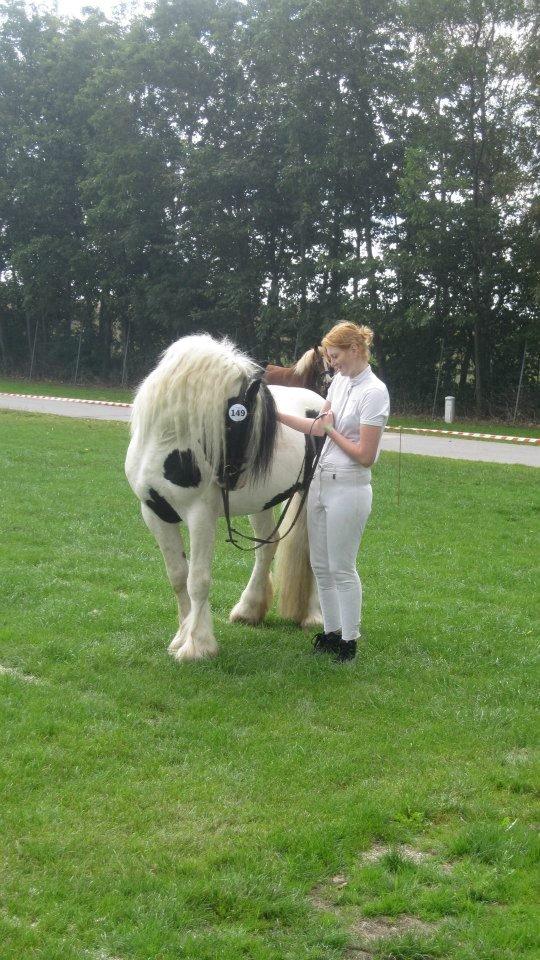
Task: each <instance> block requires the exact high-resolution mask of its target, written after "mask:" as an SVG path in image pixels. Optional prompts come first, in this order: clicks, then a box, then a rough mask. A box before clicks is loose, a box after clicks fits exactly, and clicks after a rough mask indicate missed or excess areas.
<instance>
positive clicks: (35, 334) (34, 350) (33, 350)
mask: <svg viewBox="0 0 540 960" xmlns="http://www.w3.org/2000/svg"><path fill="white" fill-rule="evenodd" d="M38 326H39V320H36V326H35V330H34V346H33V347H32V359H31V360H30V373H29V374H28V379H29V380H31V379H32V373H33V372H34V357H35V355H36V341H37V332H38Z"/></svg>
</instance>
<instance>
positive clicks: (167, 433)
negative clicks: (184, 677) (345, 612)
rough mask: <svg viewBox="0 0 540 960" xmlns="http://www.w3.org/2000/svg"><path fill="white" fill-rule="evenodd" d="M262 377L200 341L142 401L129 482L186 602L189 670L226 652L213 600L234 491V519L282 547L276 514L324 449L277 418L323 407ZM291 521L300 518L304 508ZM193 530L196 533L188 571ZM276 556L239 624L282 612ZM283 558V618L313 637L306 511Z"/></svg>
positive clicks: (147, 384)
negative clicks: (215, 560)
mask: <svg viewBox="0 0 540 960" xmlns="http://www.w3.org/2000/svg"><path fill="white" fill-rule="evenodd" d="M262 376H263V371H262V369H261V368H260V367H259V366H258V365H257V364H256V363H255V362H254V361H253V360H251V358H250V357H248V356H245V355H244V354H243V353H241V352H240V351H239V350H238V349H237V348H236V347H235V346H234V345H233V344H232V343H231V342H230V341H228V340H226V339H225V340H221V341H217V340H214V339H213V338H212V337H210V336H209V335H208V334H200V335H194V336H188V337H183V338H182V339H180V340H178V341H177V342H176V343H173V344H172V345H171V346H170V347H169V348H168V350H166V351H165V353H164V354H163V356H162V358H161V361H160V362H159V364H158V366H157V367H156V368H155V369H154V370H153V371H152V373H150V375H149V376H148V377H147V378H146V380H144V382H143V383H142V384H141V386H140V388H139V390H138V392H137V394H136V396H135V400H134V403H133V410H132V417H131V441H130V444H129V448H128V452H127V456H126V465H125V466H126V475H127V478H128V482H129V484H130V486H131V488H132V490H133V491H134V493H135V494H136V496H137V497H138V498H139V500H140V501H141V509H142V515H143V518H144V521H145V523H146V525H147V526H148V528H149V529H150V531H151V532H152V533H153V534H154V536H155V538H156V540H157V542H158V544H159V547H160V549H161V552H162V554H163V558H164V560H165V566H166V569H167V574H168V577H169V581H170V583H171V586H172V588H173V590H174V592H175V594H176V598H177V601H178V611H179V620H180V624H179V629H178V631H177V632H176V634H175V636H174V637H173V640H172V642H171V644H170V646H169V652H170V653H171V654H172V656H173V657H175V659H176V660H179V661H183V660H199V659H201V658H203V657H208V656H213V655H214V654H216V653H217V650H218V646H217V643H216V639H215V637H214V631H213V627H212V617H211V613H210V606H209V592H210V575H211V565H212V556H213V553H214V543H215V537H216V524H217V520H218V518H219V517H220V516H223V515H224V498H223V497H222V489H221V488H222V487H223V485H224V484H225V483H227V486H228V489H229V508H230V514H231V516H239V515H244V514H247V515H249V517H250V520H251V524H252V527H253V530H254V532H255V536H256V537H257V538H258V539H259V540H262V541H265V540H268V539H269V538H271V539H272V540H274V541H277V540H278V539H279V537H278V535H275V536H273V537H271V534H272V531H273V529H274V526H275V518H274V516H273V507H274V506H275V505H277V504H279V503H281V502H283V501H284V500H286V499H287V498H288V497H289V495H292V494H294V493H295V491H299V490H301V489H302V487H305V482H306V479H307V478H308V475H309V470H308V467H309V464H310V463H311V462H312V461H313V456H314V444H313V440H312V438H309V437H305V436H304V435H303V434H301V433H298V432H297V431H295V430H291V429H290V428H289V427H286V426H284V425H283V424H280V423H279V422H278V421H277V419H276V408H277V409H278V410H283V411H285V412H288V413H296V414H298V415H301V416H316V415H317V414H318V413H319V411H320V409H321V407H322V405H323V402H324V401H323V399H322V397H320V396H319V395H318V394H316V393H313V392H311V391H309V390H306V389H302V388H295V387H280V386H273V387H268V386H267V385H266V384H265V383H264V382H263V380H262ZM299 498H300V495H299V494H297V495H296V499H298V500H299ZM289 512H290V513H291V515H294V513H295V510H294V502H293V504H292V506H291V510H290V511H289ZM288 516H289V515H287V517H288ZM288 523H289V525H290V522H289V521H288ZM182 524H185V525H186V526H187V529H188V531H189V542H190V555H189V561H188V558H187V557H186V553H185V549H184V544H183V540H182ZM230 549H232V547H231V548H230ZM275 551H276V542H271V543H263V545H260V546H259V548H258V549H256V550H255V553H254V557H255V563H254V566H253V571H252V574H251V577H250V580H249V583H248V584H247V586H246V587H245V589H244V591H243V593H242V595H241V597H240V599H239V601H238V603H237V604H236V606H235V607H234V608H233V610H232V611H231V613H230V616H229V619H230V620H231V621H233V622H234V621H241V622H244V623H250V624H256V623H260V621H261V620H262V619H263V618H264V616H265V614H266V612H267V610H268V608H269V606H270V604H271V602H272V592H273V591H272V583H271V579H270V564H271V562H272V559H273V556H274V553H275ZM279 552H280V553H281V559H279V557H278V561H279V562H278V569H277V580H278V581H279V582H278V584H277V586H278V587H279V591H280V613H281V614H282V616H284V617H287V618H290V619H293V620H295V621H296V622H297V623H299V624H300V625H301V626H302V627H308V626H312V625H316V624H319V623H320V609H319V604H318V598H317V591H316V586H315V582H314V578H313V574H312V572H311V567H310V565H309V555H308V544H307V532H306V523H305V509H304V510H302V512H301V514H300V516H299V519H298V522H297V523H296V524H295V525H294V526H293V527H292V529H291V532H290V534H289V535H288V536H287V537H286V538H284V539H283V541H282V543H280V545H279Z"/></svg>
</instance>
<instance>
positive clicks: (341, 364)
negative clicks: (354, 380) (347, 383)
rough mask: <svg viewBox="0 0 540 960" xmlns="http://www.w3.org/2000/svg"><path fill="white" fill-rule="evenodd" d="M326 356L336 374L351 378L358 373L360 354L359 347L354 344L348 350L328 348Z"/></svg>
mask: <svg viewBox="0 0 540 960" xmlns="http://www.w3.org/2000/svg"><path fill="white" fill-rule="evenodd" d="M326 355H327V357H328V359H329V361H330V363H331V364H332V366H333V368H334V370H335V371H336V373H341V374H343V376H344V377H351V376H354V375H355V374H356V373H358V367H359V365H360V354H359V352H358V347H357V346H355V345H354V344H353V345H352V346H351V347H347V348H346V349H343V348H341V347H328V348H327V350H326Z"/></svg>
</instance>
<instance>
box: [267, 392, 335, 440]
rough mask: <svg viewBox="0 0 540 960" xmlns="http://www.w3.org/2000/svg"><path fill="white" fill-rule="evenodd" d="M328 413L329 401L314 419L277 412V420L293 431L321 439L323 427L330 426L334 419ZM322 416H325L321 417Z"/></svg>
mask: <svg viewBox="0 0 540 960" xmlns="http://www.w3.org/2000/svg"><path fill="white" fill-rule="evenodd" d="M329 411H330V401H329V400H327V401H326V402H325V404H324V406H323V407H322V408H321V413H320V414H319V416H318V417H315V418H314V419H311V417H297V416H296V414H294V413H279V412H278V414H277V418H278V420H279V422H280V423H284V424H285V426H287V427H292V429H293V430H299V431H300V433H311V436H312V437H323V436H324V429H323V428H324V426H325V425H326V426H332V424H333V422H334V417H333V415H332V414H331V413H329ZM323 414H324V415H325V416H323Z"/></svg>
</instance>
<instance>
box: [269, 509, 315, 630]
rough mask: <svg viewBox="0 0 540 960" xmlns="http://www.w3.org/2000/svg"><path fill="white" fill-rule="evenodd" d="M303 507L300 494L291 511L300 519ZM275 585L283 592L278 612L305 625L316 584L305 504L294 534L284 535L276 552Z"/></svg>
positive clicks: (293, 531) (292, 514) (280, 593)
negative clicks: (299, 511) (300, 507)
mask: <svg viewBox="0 0 540 960" xmlns="http://www.w3.org/2000/svg"><path fill="white" fill-rule="evenodd" d="M299 505H300V494H299V493H296V494H295V495H294V497H293V500H292V503H291V506H290V508H289V510H290V513H291V517H294V516H296V512H297V510H298V507H299ZM289 529H290V528H289ZM284 533H287V530H285V531H284ZM274 583H275V586H276V588H277V590H278V591H279V603H278V609H279V613H280V614H281V616H282V617H283V618H284V619H286V620H294V621H295V622H296V623H302V621H303V620H304V619H305V618H306V616H307V613H308V608H309V599H310V595H311V589H312V584H313V573H312V571H311V566H310V562H309V545H308V534H307V515H306V507H305V505H304V507H303V508H302V511H301V513H300V514H299V516H298V520H297V521H296V523H295V525H294V527H293V528H292V530H291V532H290V533H288V534H287V536H283V534H282V539H281V540H280V542H279V546H278V549H277V553H276V564H275V570H274Z"/></svg>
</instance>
